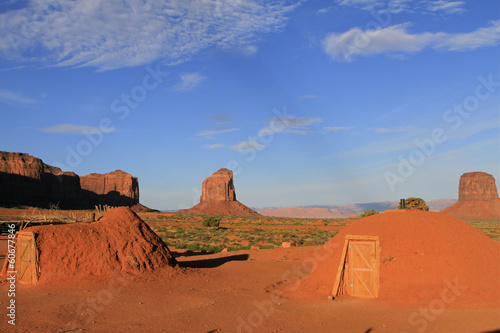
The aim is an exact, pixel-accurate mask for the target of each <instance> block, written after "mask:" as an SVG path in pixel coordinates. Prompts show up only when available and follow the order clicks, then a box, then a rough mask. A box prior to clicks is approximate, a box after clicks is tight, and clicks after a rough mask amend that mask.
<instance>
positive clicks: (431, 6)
mask: <svg viewBox="0 0 500 333" xmlns="http://www.w3.org/2000/svg"><path fill="white" fill-rule="evenodd" d="M464 5H465V1H447V0H437V1H429V3H428V6H427V9H428V10H430V11H431V12H438V11H442V12H446V13H461V12H464V11H465V9H463V8H462V7H463V6H464Z"/></svg>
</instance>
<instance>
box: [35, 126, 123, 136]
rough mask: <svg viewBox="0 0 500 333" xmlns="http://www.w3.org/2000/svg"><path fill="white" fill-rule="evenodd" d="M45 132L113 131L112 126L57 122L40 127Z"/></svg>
mask: <svg viewBox="0 0 500 333" xmlns="http://www.w3.org/2000/svg"><path fill="white" fill-rule="evenodd" d="M41 131H42V132H45V133H63V134H86V133H96V132H100V133H112V132H114V131H115V128H113V127H105V128H99V127H94V126H85V125H75V124H58V125H54V126H51V127H45V128H42V129H41Z"/></svg>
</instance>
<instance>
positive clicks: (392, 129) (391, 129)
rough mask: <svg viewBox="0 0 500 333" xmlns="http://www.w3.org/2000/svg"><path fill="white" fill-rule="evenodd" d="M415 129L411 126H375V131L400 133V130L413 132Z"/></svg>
mask: <svg viewBox="0 0 500 333" xmlns="http://www.w3.org/2000/svg"><path fill="white" fill-rule="evenodd" d="M415 130H416V128H415V127H413V126H408V127H392V128H383V127H382V128H376V129H375V133H401V132H414V131H415Z"/></svg>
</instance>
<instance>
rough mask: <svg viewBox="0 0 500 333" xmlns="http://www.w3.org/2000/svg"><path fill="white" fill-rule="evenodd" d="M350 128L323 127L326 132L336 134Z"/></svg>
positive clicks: (350, 127)
mask: <svg viewBox="0 0 500 333" xmlns="http://www.w3.org/2000/svg"><path fill="white" fill-rule="evenodd" d="M352 128H353V127H352V126H336V127H325V130H326V131H327V132H338V131H348V130H350V129H352Z"/></svg>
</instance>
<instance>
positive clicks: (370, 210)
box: [359, 209, 379, 217]
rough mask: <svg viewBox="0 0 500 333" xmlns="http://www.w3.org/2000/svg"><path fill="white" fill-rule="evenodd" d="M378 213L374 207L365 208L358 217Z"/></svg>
mask: <svg viewBox="0 0 500 333" xmlns="http://www.w3.org/2000/svg"><path fill="white" fill-rule="evenodd" d="M378 213H379V212H378V211H376V210H375V209H367V210H365V211H364V212H363V213H361V215H360V216H359V217H367V216H371V215H375V214H378Z"/></svg>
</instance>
